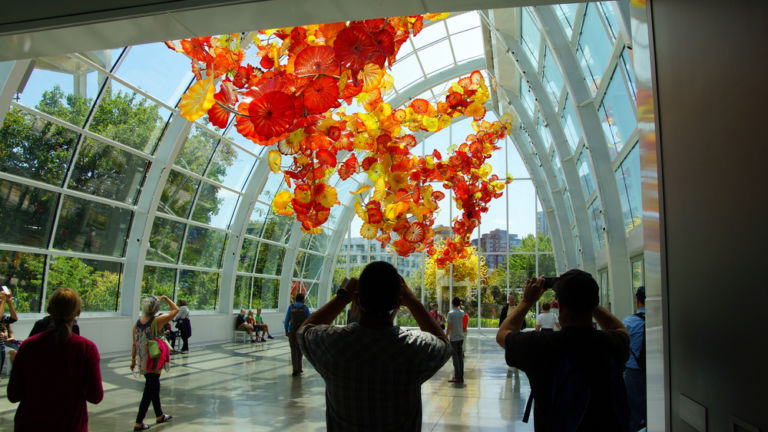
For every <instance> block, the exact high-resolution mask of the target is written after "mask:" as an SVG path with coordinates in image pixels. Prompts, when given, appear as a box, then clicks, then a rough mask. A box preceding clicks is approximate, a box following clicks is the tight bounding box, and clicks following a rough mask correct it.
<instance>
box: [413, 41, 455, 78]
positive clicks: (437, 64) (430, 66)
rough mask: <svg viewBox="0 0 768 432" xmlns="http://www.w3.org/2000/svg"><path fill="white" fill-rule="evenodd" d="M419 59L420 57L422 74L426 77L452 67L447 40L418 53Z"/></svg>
mask: <svg viewBox="0 0 768 432" xmlns="http://www.w3.org/2000/svg"><path fill="white" fill-rule="evenodd" d="M419 57H421V64H422V66H423V67H424V73H426V74H427V75H432V74H434V73H435V72H437V71H440V70H442V69H445V68H447V67H448V66H453V65H454V62H453V55H452V54H451V44H450V42H448V41H447V40H444V41H442V42H438V43H436V44H435V45H433V46H430V47H429V48H424V49H423V50H422V51H419Z"/></svg>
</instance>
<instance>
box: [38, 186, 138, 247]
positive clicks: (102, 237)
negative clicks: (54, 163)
mask: <svg viewBox="0 0 768 432" xmlns="http://www.w3.org/2000/svg"><path fill="white" fill-rule="evenodd" d="M63 200H64V202H63V203H62V206H61V214H60V215H59V224H58V226H57V227H56V236H55V238H54V243H53V247H54V248H56V249H60V250H73V251H82V252H89V253H95V254H99V255H110V256H114V257H121V256H123V249H124V248H125V241H126V238H127V236H128V229H129V227H130V225H131V216H132V214H131V211H129V210H125V209H122V208H119V207H113V206H108V205H104V204H100V203H96V202H92V201H86V200H83V199H80V198H73V197H69V196H65V197H64V198H63Z"/></svg>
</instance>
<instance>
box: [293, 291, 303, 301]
mask: <svg viewBox="0 0 768 432" xmlns="http://www.w3.org/2000/svg"><path fill="white" fill-rule="evenodd" d="M303 301H304V294H302V293H298V294H296V299H295V300H294V302H296V303H298V302H303Z"/></svg>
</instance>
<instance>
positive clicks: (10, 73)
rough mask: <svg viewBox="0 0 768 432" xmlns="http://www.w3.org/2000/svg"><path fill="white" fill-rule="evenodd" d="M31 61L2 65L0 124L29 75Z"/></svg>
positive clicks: (0, 75)
mask: <svg viewBox="0 0 768 432" xmlns="http://www.w3.org/2000/svg"><path fill="white" fill-rule="evenodd" d="M30 63H31V60H18V61H7V62H2V63H0V124H3V122H5V114H6V113H7V112H8V108H9V107H10V106H11V101H12V100H13V98H14V96H16V92H17V91H18V89H19V85H20V84H21V82H22V81H23V80H24V77H25V76H26V74H27V69H28V68H29V65H30Z"/></svg>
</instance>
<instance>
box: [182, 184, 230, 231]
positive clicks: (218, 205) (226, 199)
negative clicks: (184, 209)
mask: <svg viewBox="0 0 768 432" xmlns="http://www.w3.org/2000/svg"><path fill="white" fill-rule="evenodd" d="M239 198H240V195H238V194H236V193H234V192H232V191H229V190H227V189H222V188H221V187H219V186H214V185H212V184H210V183H208V182H202V184H201V185H200V192H199V193H198V196H197V204H195V209H194V210H193V211H192V218H191V219H192V220H194V221H197V222H202V223H204V224H208V225H211V226H214V227H216V228H224V229H226V228H228V227H229V222H230V220H231V219H232V214H233V213H234V212H235V207H237V200H238V199H239Z"/></svg>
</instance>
